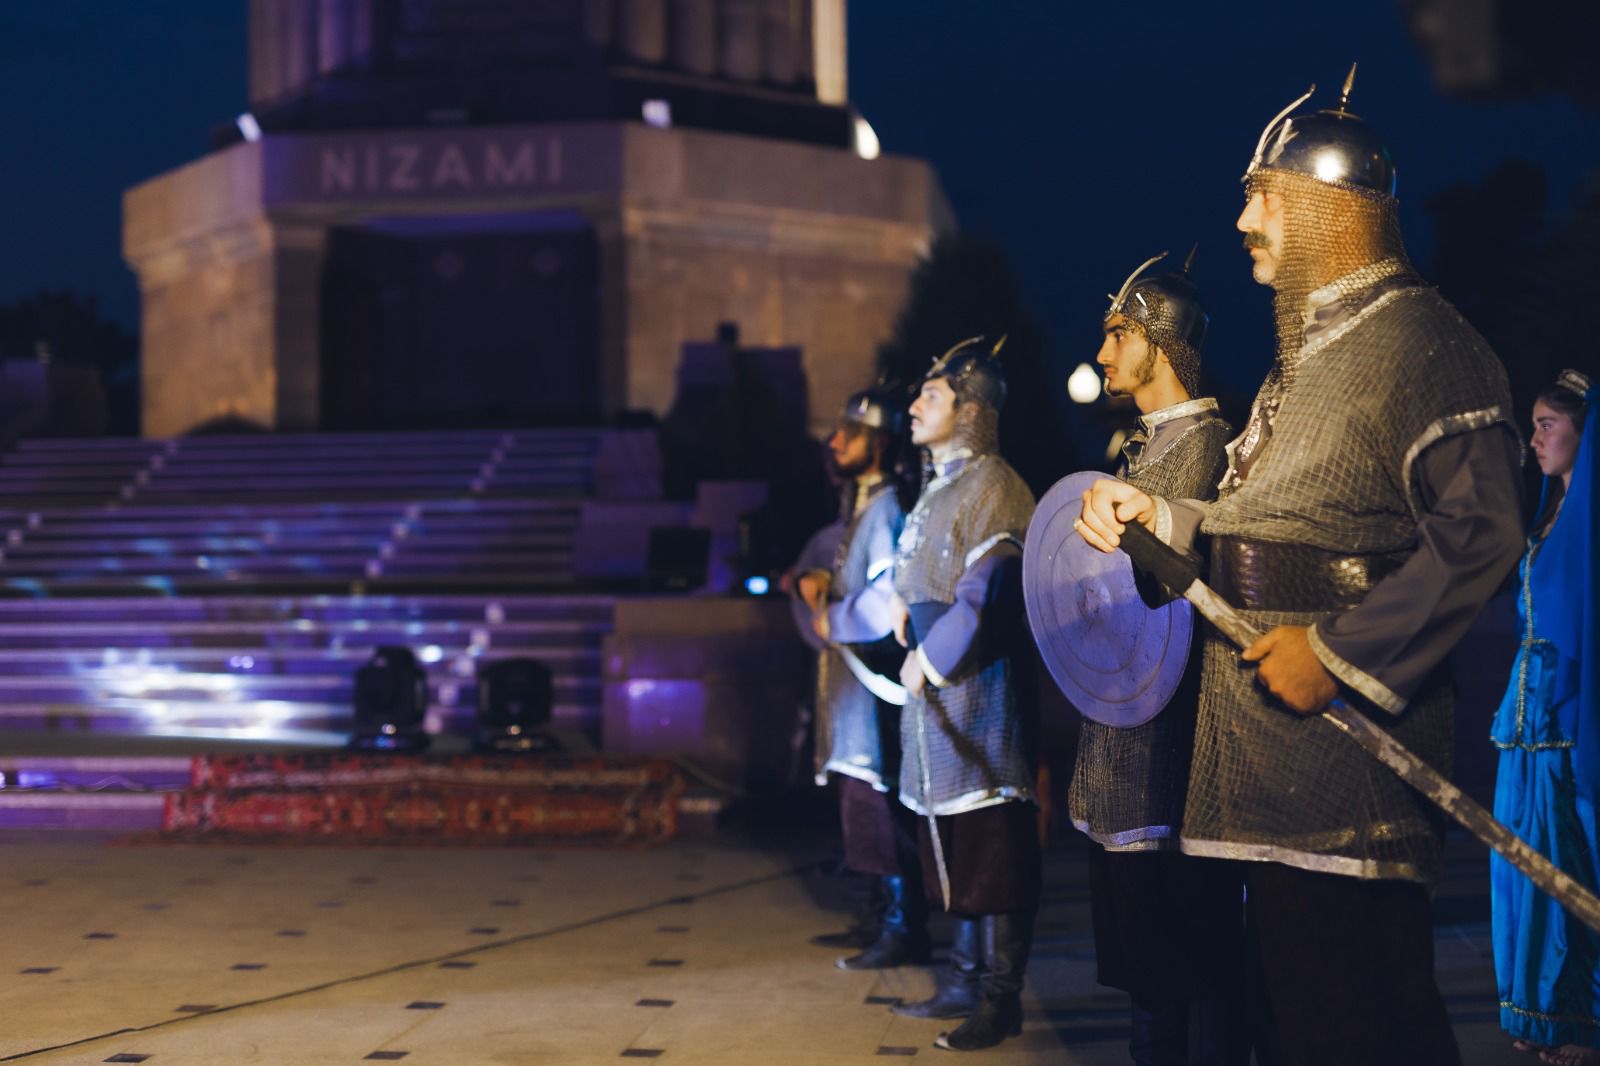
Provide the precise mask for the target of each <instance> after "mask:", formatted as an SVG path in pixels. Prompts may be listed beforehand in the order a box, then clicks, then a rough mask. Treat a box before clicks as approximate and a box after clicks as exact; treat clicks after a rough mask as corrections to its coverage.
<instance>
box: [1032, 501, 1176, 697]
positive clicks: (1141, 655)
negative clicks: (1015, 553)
mask: <svg viewBox="0 0 1600 1066" xmlns="http://www.w3.org/2000/svg"><path fill="white" fill-rule="evenodd" d="M1101 479H1107V480H1111V479H1110V478H1109V475H1106V474H1102V473H1098V472H1096V471H1092V470H1091V471H1083V472H1081V473H1077V474H1070V475H1068V476H1067V477H1064V478H1062V479H1061V480H1060V481H1058V482H1056V483H1055V485H1053V486H1052V487H1051V489H1050V491H1049V492H1047V493H1045V494H1044V498H1043V499H1042V500H1040V501H1039V507H1038V509H1037V510H1036V511H1034V514H1033V521H1032V522H1031V523H1029V525H1028V536H1027V540H1026V541H1025V542H1024V543H1025V547H1024V549H1023V554H1022V590H1023V596H1024V599H1025V600H1026V602H1027V607H1028V625H1029V627H1030V628H1031V629H1032V630H1033V639H1034V641H1035V642H1037V643H1038V645H1039V652H1040V655H1041V656H1042V657H1043V658H1044V662H1045V665H1046V666H1047V667H1048V668H1049V670H1050V676H1051V677H1053V678H1054V679H1055V682H1056V685H1057V686H1058V687H1059V688H1060V689H1061V691H1062V692H1063V693H1064V694H1065V695H1066V697H1067V699H1068V700H1070V701H1071V702H1072V705H1073V706H1074V707H1076V708H1077V709H1078V710H1079V711H1080V712H1081V713H1082V714H1083V716H1084V717H1085V718H1088V719H1090V720H1091V721H1095V722H1099V723H1101V724H1103V725H1109V726H1121V727H1129V726H1136V725H1143V724H1144V723H1145V722H1148V721H1149V720H1150V719H1152V718H1154V717H1155V716H1156V715H1157V714H1159V713H1160V711H1161V709H1162V708H1163V707H1165V706H1166V705H1167V701H1168V700H1170V699H1171V698H1172V694H1173V692H1174V691H1176V689H1177V687H1178V682H1179V681H1180V680H1181V679H1182V677H1183V671H1184V667H1185V666H1186V665H1187V664H1188V661H1189V642H1190V639H1191V638H1192V637H1193V634H1194V615H1193V612H1192V610H1191V608H1190V606H1189V604H1188V602H1187V601H1184V600H1181V599H1180V600H1174V601H1173V602H1171V603H1169V604H1167V605H1165V606H1163V607H1157V608H1151V607H1148V606H1146V605H1145V602H1144V600H1143V599H1141V598H1140V596H1139V590H1138V589H1137V588H1136V587H1135V586H1134V582H1133V566H1132V564H1131V563H1130V562H1129V561H1128V557H1127V556H1126V555H1125V554H1123V553H1122V552H1110V553H1107V552H1102V551H1098V550H1096V549H1094V548H1092V547H1090V546H1089V544H1088V543H1087V542H1086V541H1085V540H1084V539H1083V537H1081V536H1080V535H1079V534H1078V531H1077V530H1076V529H1074V528H1073V523H1074V522H1076V521H1077V519H1078V517H1079V516H1080V515H1081V514H1082V513H1083V493H1084V490H1085V489H1087V488H1088V487H1089V486H1090V485H1092V484H1094V483H1095V482H1096V481H1099V480H1101Z"/></svg>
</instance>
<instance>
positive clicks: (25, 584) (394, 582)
mask: <svg viewBox="0 0 1600 1066" xmlns="http://www.w3.org/2000/svg"><path fill="white" fill-rule="evenodd" d="M574 585H575V581H574V579H573V577H572V575H570V574H544V573H514V574H508V573H506V572H505V571H503V570H501V571H495V570H484V571H481V572H479V571H460V572H455V573H450V572H445V573H438V574H430V573H417V574H398V575H393V576H385V575H383V574H379V575H378V576H377V577H373V576H372V575H370V574H366V575H351V574H312V573H303V572H301V573H288V572H286V573H281V574H244V575H241V574H238V573H217V572H214V571H204V570H196V571H194V572H193V573H191V574H187V575H171V574H161V575H143V576H141V575H137V574H121V575H118V574H101V575H95V576H87V577H70V578H56V577H30V576H27V575H16V576H13V577H6V576H4V575H3V574H0V599H4V598H6V597H8V596H9V597H14V598H18V599H30V600H38V599H44V598H48V597H63V598H78V597H85V596H108V595H117V596H162V597H167V596H238V595H244V594H258V595H263V596H269V595H270V596H280V595H297V596H309V595H319V594H320V595H341V596H342V595H351V596H358V595H382V594H392V595H408V596H414V595H424V594H427V593H429V592H441V593H443V592H462V591H470V590H474V589H479V590H484V591H485V592H490V591H492V592H493V594H496V595H511V594H531V593H536V592H550V593H564V592H567V591H568V590H571V589H572V588H573V587H574Z"/></svg>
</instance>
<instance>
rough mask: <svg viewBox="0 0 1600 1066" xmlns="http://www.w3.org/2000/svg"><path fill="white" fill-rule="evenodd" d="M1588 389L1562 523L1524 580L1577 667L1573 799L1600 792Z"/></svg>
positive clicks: (1596, 458) (1599, 460)
mask: <svg viewBox="0 0 1600 1066" xmlns="http://www.w3.org/2000/svg"><path fill="white" fill-rule="evenodd" d="M1597 392H1600V390H1597V389H1595V388H1593V387H1591V388H1590V389H1589V391H1588V392H1587V393H1585V394H1584V400H1585V402H1586V403H1587V404H1588V413H1587V414H1586V415H1585V416H1584V420H1583V439H1582V440H1581V441H1579V442H1578V455H1577V459H1576V460H1575V462H1574V463H1573V467H1572V478H1571V481H1570V482H1569V483H1568V485H1567V494H1566V499H1564V500H1563V501H1562V503H1561V517H1560V518H1559V519H1557V521H1556V524H1555V525H1554V526H1552V527H1551V529H1550V534H1549V536H1547V537H1546V538H1545V542H1544V544H1543V546H1542V547H1540V549H1539V566H1538V568H1537V570H1536V571H1535V572H1534V573H1530V575H1529V584H1530V589H1529V591H1530V593H1531V594H1532V599H1533V602H1534V605H1535V609H1536V610H1537V611H1538V616H1539V631H1540V635H1541V636H1543V637H1545V638H1546V639H1548V640H1549V641H1550V642H1551V643H1553V644H1554V645H1555V646H1556V650H1557V651H1558V652H1560V653H1561V656H1562V657H1563V658H1565V659H1569V660H1571V661H1572V662H1574V663H1576V664H1577V666H1578V705H1577V708H1576V712H1577V713H1576V714H1575V716H1574V726H1573V728H1574V731H1575V732H1574V735H1573V740H1574V741H1575V742H1576V747H1575V749H1574V751H1573V773H1574V776H1575V777H1576V778H1577V781H1576V784H1577V788H1578V793H1579V794H1580V795H1582V796H1583V797H1584V798H1586V799H1590V800H1593V799H1594V798H1595V797H1596V795H1597V794H1600V565H1597V563H1596V560H1595V548H1596V545H1597V544H1600V539H1597V536H1596V534H1600V496H1597V495H1596V494H1595V480H1596V478H1600V449H1597V445H1600V440H1597V439H1596V437H1597V436H1600V434H1596V432H1595V415H1596V413H1597V412H1596V411H1595V407H1596V403H1595V401H1596V400H1597V399H1600V395H1597ZM1554 480H1555V479H1554V478H1545V482H1544V491H1543V493H1542V494H1541V496H1540V508H1539V513H1541V514H1542V513H1543V512H1544V501H1545V499H1547V498H1548V497H1549V495H1550V492H1551V491H1552V487H1553V486H1552V482H1554Z"/></svg>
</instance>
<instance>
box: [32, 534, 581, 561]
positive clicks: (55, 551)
mask: <svg viewBox="0 0 1600 1066" xmlns="http://www.w3.org/2000/svg"><path fill="white" fill-rule="evenodd" d="M391 540H393V542H394V543H395V544H396V545H398V546H400V547H401V548H403V549H404V550H405V551H407V552H410V551H438V550H452V551H458V552H459V551H466V550H477V551H488V552H528V551H537V550H541V549H542V550H546V551H560V552H566V551H568V550H569V549H570V548H571V544H572V531H571V530H558V531H550V530H545V531H541V532H538V533H530V534H526V535H522V536H508V535H506V534H504V533H501V532H499V531H496V530H490V531H486V532H484V533H481V534H476V535H474V534H470V533H432V532H411V531H408V532H407V533H406V535H405V536H403V537H398V538H396V537H394V536H393V530H392V529H389V530H384V531H383V532H382V533H379V534H368V535H366V536H361V537H355V536H348V537H330V536H327V535H325V534H324V535H321V536H316V537H297V536H293V535H276V534H274V535H269V536H254V537H250V536H237V535H234V536H220V535H213V536H176V537H162V536H149V535H145V536H140V537H130V538H107V537H100V538H66V537H58V538H44V537H30V538H28V539H24V540H22V541H20V542H17V543H13V544H9V545H5V546H4V547H3V553H4V558H6V559H22V558H73V557H76V556H85V555H92V556H104V555H122V556H128V555H137V556H170V555H196V554H201V553H206V554H215V553H235V552H249V553H251V554H252V555H273V554H283V553H289V552H295V553H313V554H326V553H357V554H359V555H360V556H362V557H363V558H371V557H373V556H374V555H376V554H377V553H378V552H379V551H380V550H382V548H383V546H384V545H385V544H388V543H390V541H391Z"/></svg>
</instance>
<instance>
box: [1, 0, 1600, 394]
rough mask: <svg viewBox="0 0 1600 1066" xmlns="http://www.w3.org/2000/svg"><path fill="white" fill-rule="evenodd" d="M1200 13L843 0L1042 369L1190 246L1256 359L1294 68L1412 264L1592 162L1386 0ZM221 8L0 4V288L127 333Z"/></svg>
mask: <svg viewBox="0 0 1600 1066" xmlns="http://www.w3.org/2000/svg"><path fill="white" fill-rule="evenodd" d="M1219 10H1221V5H1207V4H1195V3H1192V2H1183V3H1180V2H1145V3H1140V4H1123V3H1109V4H1083V3H1076V2H1071V3H1069V2H1067V0H983V2H981V3H980V2H978V0H855V2H854V3H852V4H851V5H850V79H851V82H850V87H851V97H852V99H853V100H854V102H855V103H856V105H857V106H858V107H859V108H860V110H861V111H862V112H863V113H864V114H865V115H866V117H867V118H868V119H869V120H870V121H871V122H872V124H873V126H874V127H875V128H876V130H877V132H878V135H879V137H880V138H881V140H882V142H883V146H884V149H885V151H888V152H895V153H902V154H909V155H917V156H922V157H924V158H926V159H928V160H930V161H931V162H932V163H933V164H934V166H935V167H936V168H937V170H938V172H939V174H940V176H941V179H942V181H943V183H944V188H945V191H946V193H947V195H948V196H949V198H950V201H951V203H952V205H953V206H954V208H955V211H956V214H957V216H958V218H959V219H960V221H961V224H962V226H963V227H964V228H966V229H968V230H971V231H975V232H977V233H980V234H983V235H985V236H988V237H991V238H993V239H995V240H997V241H998V242H999V243H1000V244H1001V245H1002V246H1004V247H1005V248H1006V249H1007V250H1008V252H1009V253H1010V254H1011V256H1012V258H1013V262H1014V264H1015V266H1016V269H1017V271H1018V274H1019V275H1020V276H1021V278H1022V282H1023V285H1024V287H1025V292H1026V295H1027V298H1028V302H1029V304H1030V306H1031V307H1032V309H1033V313H1034V314H1035V316H1036V317H1037V318H1038V320H1039V322H1040V324H1041V325H1042V327H1043V329H1044V332H1045V335H1046V341H1047V344H1048V346H1049V349H1050V352H1051V358H1052V360H1053V362H1055V363H1056V364H1058V366H1059V367H1060V369H1061V372H1062V374H1063V375H1064V374H1065V372H1066V371H1067V370H1069V369H1070V368H1071V367H1072V366H1073V365H1075V364H1076V363H1077V362H1078V361H1080V360H1082V359H1086V358H1089V357H1090V356H1092V354H1093V352H1094V349H1095V347H1096V346H1097V345H1098V334H1099V328H1098V327H1099V318H1100V314H1101V312H1102V311H1103V309H1104V306H1105V302H1106V300H1105V294H1106V293H1108V292H1111V291H1114V290H1115V289H1116V288H1117V286H1118V285H1119V284H1121V282H1122V279H1123V277H1124V276H1125V275H1126V274H1127V272H1128V271H1129V270H1131V269H1132V268H1133V267H1134V266H1136V265H1138V263H1139V262H1141V261H1142V260H1143V259H1145V258H1146V257H1147V256H1149V255H1152V254H1154V253H1155V252H1157V251H1160V250H1161V249H1163V248H1169V249H1171V250H1172V251H1173V252H1174V255H1175V257H1181V255H1182V253H1183V252H1184V251H1185V250H1187V248H1188V246H1189V245H1190V244H1191V243H1192V242H1194V241H1198V242H1199V243H1200V245H1201V250H1200V256H1199V258H1198V260H1197V262H1196V267H1195V272H1196V276H1197V279H1198V281H1199V282H1200V284H1201V285H1202V287H1203V288H1204V289H1205V291H1206V292H1207V294H1208V297H1209V299H1210V302H1211V307H1212V333H1211V338H1210V340H1209V341H1208V344H1207V353H1206V354H1207V360H1208V365H1209V366H1210V367H1211V369H1212V371H1213V372H1214V373H1216V374H1217V375H1218V376H1219V377H1220V378H1221V379H1222V381H1223V383H1224V384H1226V385H1228V386H1230V387H1232V388H1234V389H1245V390H1249V389H1250V388H1252V387H1253V385H1254V383H1255V382H1256V381H1257V380H1259V377H1260V374H1261V372H1262V371H1263V370H1264V368H1265V365H1266V362H1267V360H1268V358H1269V350H1270V349H1269V345H1270V333H1269V325H1268V317H1269V309H1268V305H1269V299H1268V296H1269V294H1268V293H1267V291H1266V290H1264V289H1260V288H1258V287H1257V286H1255V285H1254V284H1253V283H1252V282H1251V281H1250V279H1249V260H1248V257H1246V256H1245V254H1244V252H1243V251H1242V249H1241V248H1240V246H1239V240H1238V234H1236V233H1235V232H1234V230H1233V228H1232V226H1233V219H1234V217H1235V216H1236V215H1237V213H1238V209H1239V207H1240V205H1241V199H1240V187H1239V183H1238V178H1239V174H1240V172H1241V171H1242V170H1243V168H1244V165H1245V163H1246V162H1247V161H1248V158H1249V155H1250V152H1251V150H1252V148H1253V147H1254V144H1255V141H1256V138H1257V136H1258V135H1259V134H1260V132H1261V127H1262V126H1263V125H1264V124H1265V122H1266V121H1267V120H1268V119H1269V118H1270V117H1271V116H1272V115H1273V114H1274V113H1275V112H1276V111H1277V110H1278V109H1279V108H1280V107H1282V106H1283V105H1284V104H1286V103H1288V102H1289V101H1290V100H1291V99H1293V98H1294V97H1296V96H1298V95H1299V94H1300V93H1301V92H1303V91H1304V90H1305V88H1306V86H1307V85H1308V84H1309V83H1310V82H1312V81H1315V82H1316V83H1317V84H1318V85H1319V86H1320V87H1322V90H1321V92H1320V93H1319V96H1318V97H1317V98H1316V99H1317V100H1319V101H1321V102H1322V103H1323V104H1324V105H1331V102H1332V101H1333V99H1334V98H1335V96H1334V94H1335V93H1336V91H1337V86H1338V84H1339V83H1340V81H1341V80H1342V79H1343V77H1344V73H1345V70H1346V69H1347V67H1348V66H1349V63H1350V61H1351V60H1352V59H1354V60H1359V61H1360V63H1361V74H1360V76H1359V77H1358V80H1357V84H1356V90H1355V93H1354V95H1353V96H1352V99H1351V109H1352V110H1353V111H1355V112H1357V113H1358V114H1361V115H1362V116H1363V117H1365V118H1367V119H1368V120H1369V121H1371V122H1372V123H1373V124H1374V125H1375V126H1376V127H1377V128H1378V129H1379V130H1381V131H1382V132H1383V133H1384V135H1385V136H1386V137H1387V138H1388V140H1389V144H1390V148H1391V150H1392V152H1393V154H1394V156H1395V159H1396V161H1397V163H1398V166H1399V168H1400V195H1401V198H1402V204H1403V210H1402V220H1403V222H1404V224H1405V228H1406V233H1407V236H1408V240H1409V243H1410V245H1411V249H1412V252H1413V256H1414V257H1415V258H1416V259H1417V261H1418V263H1419V265H1420V266H1422V268H1423V270H1424V272H1426V271H1427V269H1428V267H1429V261H1430V258H1431V247H1432V233H1431V227H1430V225H1429V219H1428V217H1427V214H1426V212H1425V210H1424V207H1425V204H1426V203H1427V201H1428V200H1429V198H1430V197H1431V196H1433V195H1434V194H1435V193H1437V192H1438V191H1439V190H1441V189H1443V188H1446V187H1448V186H1449V185H1451V184H1454V183H1456V182H1461V181H1477V180H1478V179H1480V178H1481V177H1483V175H1484V174H1486V173H1487V172H1488V171H1489V170H1491V169H1493V167H1494V166H1495V165H1496V164H1497V163H1499V162H1500V161H1501V160H1503V159H1506V158H1508V157H1518V158H1523V159H1527V160H1531V161H1533V162H1535V163H1538V164H1540V165H1542V166H1543V167H1544V168H1545V170H1546V172H1547V174H1548V176H1549V179H1550V193H1551V201H1552V205H1553V207H1554V208H1555V209H1556V210H1560V209H1562V208H1563V207H1565V206H1566V205H1570V204H1571V203H1572V202H1573V198H1574V193H1575V190H1576V189H1577V188H1578V186H1579V183H1580V182H1581V181H1582V180H1583V178H1584V175H1585V174H1586V173H1589V172H1594V171H1600V115H1596V114H1592V113H1586V112H1583V111H1581V110H1579V109H1578V108H1577V107H1576V106H1575V105H1573V104H1571V103H1570V102H1568V101H1566V100H1564V99H1560V98H1545V99H1540V100H1534V101H1530V102H1527V103H1517V104H1490V105H1483V104H1469V103H1462V102H1457V101H1452V100H1447V99H1445V98H1443V97H1441V96H1440V95H1439V94H1438V93H1437V92H1436V91H1435V90H1434V89H1433V87H1432V86H1431V84H1430V82H1429V78H1428V71H1427V69H1426V67H1425V66H1424V64H1423V61H1422V58H1421V55H1420V53H1419V52H1418V51H1417V50H1416V49H1415V48H1414V47H1413V45H1412V43H1411V41H1410V39H1409V37H1408V35H1407V31H1406V28H1405V25H1404V23H1403V22H1402V20H1401V16H1400V12H1399V7H1398V5H1397V4H1395V3H1393V2H1388V0H1372V2H1366V3H1346V4H1341V5H1336V6H1335V7H1333V8H1328V7H1317V8H1315V9H1311V8H1305V7H1304V6H1303V5H1292V4H1284V3H1281V2H1278V3H1271V4H1268V3H1263V2H1257V0H1235V2H1232V3H1229V4H1228V5H1226V14H1219V13H1218V12H1219ZM1331 10H1336V11H1338V13H1339V14H1338V16H1337V17H1336V18H1335V17H1330V16H1329V15H1328V12H1329V11H1331ZM1313 11H1314V12H1316V13H1318V14H1319V15H1320V17H1317V18H1312V17H1311V12H1313ZM245 13H246V4H245V0H139V2H138V3H127V2H122V0H51V3H49V4H30V3H24V2H22V0H0V94H3V99H4V100H5V101H6V107H5V109H4V118H3V119H0V122H3V127H0V128H3V129H4V132H5V144H6V146H7V150H6V152H5V154H4V159H3V163H0V204H3V205H4V207H3V209H0V248H3V251H4V254H3V255H0V302H10V301H13V300H15V299H17V298H19V297H21V296H23V295H26V294H28V293H30V292H32V291H34V290H36V289H39V288H73V289H77V290H79V291H83V292H88V293H92V294H95V295H96V296H98V297H99V299H100V301H101V303H102V305H103V306H104V307H105V308H106V309H107V311H108V312H109V313H110V314H111V315H112V316H113V317H115V318H116V319H118V320H119V321H121V322H123V323H125V324H127V325H128V326H129V327H132V326H134V324H135V323H136V321H137V314H138V298H137V292H136V290H135V286H134V282H133V277H132V275H131V274H130V273H129V272H128V270H127V269H126V268H125V267H124V266H123V264H122V261H121V255H120V251H119V245H120V224H121V192H122V190H123V189H124V188H126V187H127V186H129V185H132V184H135V183H136V182H138V181H141V180H143V179H145V178H148V177H151V176H153V175H155V174H158V173H160V172H162V171H164V170H167V169H170V168H171V167H174V166H177V165H180V164H182V163H184V162H186V161H188V160H190V159H193V158H195V157H196V156H198V155H200V154H201V153H203V152H204V151H205V150H206V147H207V144H208V135H209V131H210V129H211V128H212V127H213V126H214V125H215V124H217V123H219V122H225V121H228V120H229V119H231V118H232V117H233V116H234V115H236V114H237V113H238V112H240V111H241V110H243V107H244V102H245V93H246V72H245V56H246V33H245Z"/></svg>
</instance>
